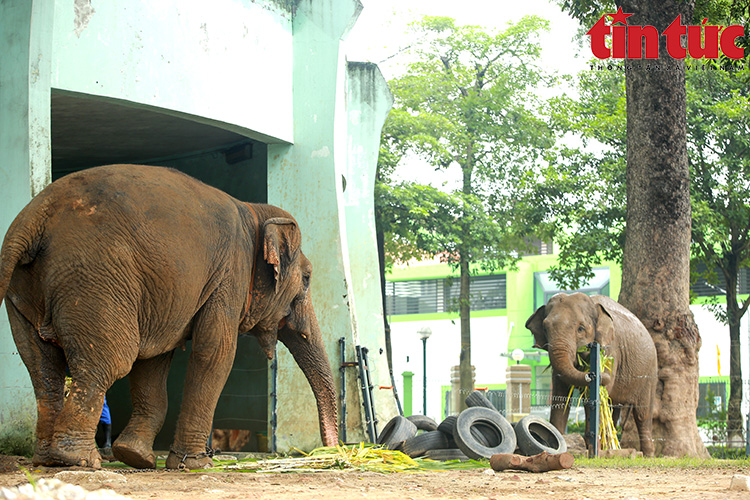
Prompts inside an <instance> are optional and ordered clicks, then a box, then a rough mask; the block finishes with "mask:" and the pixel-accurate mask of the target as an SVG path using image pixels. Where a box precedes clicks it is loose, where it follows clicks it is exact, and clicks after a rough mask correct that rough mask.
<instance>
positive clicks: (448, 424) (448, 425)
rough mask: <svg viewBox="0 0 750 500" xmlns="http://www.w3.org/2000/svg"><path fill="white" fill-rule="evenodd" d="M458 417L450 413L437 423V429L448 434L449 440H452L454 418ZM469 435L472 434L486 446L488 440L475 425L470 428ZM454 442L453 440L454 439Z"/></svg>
mask: <svg viewBox="0 0 750 500" xmlns="http://www.w3.org/2000/svg"><path fill="white" fill-rule="evenodd" d="M457 418H458V417H457V416H456V415H451V416H449V417H446V418H445V420H443V421H442V422H440V425H438V429H437V430H439V431H441V432H443V433H445V434H446V435H447V436H450V438H451V440H453V431H454V430H455V428H456V419H457ZM471 435H472V436H474V439H476V440H477V441H479V443H480V444H482V445H484V446H487V444H488V441H487V438H486V437H485V436H484V434H482V430H481V429H479V428H476V427H473V428H472V429H471ZM454 442H455V441H454Z"/></svg>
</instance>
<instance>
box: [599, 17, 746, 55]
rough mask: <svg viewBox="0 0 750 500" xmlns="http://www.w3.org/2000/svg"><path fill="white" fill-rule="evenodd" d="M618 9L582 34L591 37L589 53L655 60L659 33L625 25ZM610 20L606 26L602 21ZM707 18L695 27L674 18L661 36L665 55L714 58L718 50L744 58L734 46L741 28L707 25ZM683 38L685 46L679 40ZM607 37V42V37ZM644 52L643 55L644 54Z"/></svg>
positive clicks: (624, 18)
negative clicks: (685, 37)
mask: <svg viewBox="0 0 750 500" xmlns="http://www.w3.org/2000/svg"><path fill="white" fill-rule="evenodd" d="M632 15H633V14H625V13H624V12H623V11H622V7H620V8H618V9H617V12H616V13H615V14H605V15H603V16H602V17H601V18H600V19H599V20H598V21H597V22H596V24H594V26H593V27H592V28H591V29H590V30H589V31H588V32H587V33H586V34H587V35H589V36H590V37H591V52H592V53H593V54H594V56H596V57H598V58H599V59H609V58H613V59H643V57H644V55H645V58H646V59H658V58H659V36H660V35H659V31H658V30H657V29H656V28H655V27H654V26H636V25H628V19H627V18H628V16H632ZM607 16H611V17H612V23H611V24H607V22H606V20H605V18H606V17H607ZM707 22H708V19H704V20H703V23H702V24H701V25H698V26H685V25H683V24H682V23H681V22H680V16H677V17H676V18H675V20H674V21H672V24H670V25H669V26H668V27H667V29H665V30H664V31H663V32H662V33H661V36H663V37H665V39H666V46H667V52H668V53H669V55H670V56H671V57H673V58H675V59H684V58H685V57H686V56H687V55H689V56H690V57H692V58H694V59H700V58H703V57H705V58H707V59H717V58H718V57H719V47H721V53H723V54H724V55H725V56H727V57H729V58H732V59H742V58H743V57H745V49H743V48H741V47H738V46H737V45H736V41H737V38H738V37H742V36H745V29H744V27H742V26H739V25H732V26H727V27H724V26H714V25H707V24H706V23H707ZM685 35H687V44H686V45H687V47H683V45H682V43H681V42H680V39H681V38H682V37H683V36H685ZM608 37H611V43H610V44H608V43H607V38H608ZM644 53H645V54H644Z"/></svg>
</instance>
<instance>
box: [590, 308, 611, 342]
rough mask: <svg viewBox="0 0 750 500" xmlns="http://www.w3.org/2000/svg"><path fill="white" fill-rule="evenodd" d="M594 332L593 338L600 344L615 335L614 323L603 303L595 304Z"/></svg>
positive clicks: (608, 340) (609, 340)
mask: <svg viewBox="0 0 750 500" xmlns="http://www.w3.org/2000/svg"><path fill="white" fill-rule="evenodd" d="M596 312H597V317H596V334H595V335H594V340H596V341H597V342H598V343H599V344H601V345H607V344H609V343H610V342H612V340H613V339H614V337H615V323H614V321H613V320H612V315H611V314H609V311H607V310H606V309H605V308H604V306H603V305H601V304H597V305H596Z"/></svg>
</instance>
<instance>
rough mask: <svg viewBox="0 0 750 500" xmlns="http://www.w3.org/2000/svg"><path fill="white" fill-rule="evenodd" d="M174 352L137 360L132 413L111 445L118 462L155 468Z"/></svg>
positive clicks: (133, 371)
mask: <svg viewBox="0 0 750 500" xmlns="http://www.w3.org/2000/svg"><path fill="white" fill-rule="evenodd" d="M173 354H174V351H170V352H168V353H165V354H162V355H160V356H157V357H155V358H151V359H144V360H139V361H136V362H135V363H134V364H133V368H132V370H131V371H130V375H129V376H128V378H129V380H130V398H131V400H132V402H133V413H132V415H131V416H130V421H128V425H127V426H126V427H125V429H124V430H123V431H122V432H121V433H120V435H119V436H118V438H117V440H115V442H114V443H113V444H112V453H113V454H114V456H115V458H117V459H118V460H119V461H121V462H123V463H125V464H128V465H129V466H131V467H135V468H136V469H155V468H156V454H155V453H154V450H153V445H154V439H155V438H156V434H158V432H159V431H160V430H161V427H162V425H163V424H164V419H165V418H166V416H167V375H168V373H169V366H170V364H171V363H172V355H173Z"/></svg>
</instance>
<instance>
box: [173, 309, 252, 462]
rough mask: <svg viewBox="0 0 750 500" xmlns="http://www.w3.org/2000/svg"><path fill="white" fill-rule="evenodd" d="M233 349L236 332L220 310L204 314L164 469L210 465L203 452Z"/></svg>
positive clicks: (235, 341)
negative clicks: (173, 437)
mask: <svg viewBox="0 0 750 500" xmlns="http://www.w3.org/2000/svg"><path fill="white" fill-rule="evenodd" d="M222 319H223V321H222ZM207 325H211V327H208V326H207ZM217 325H218V326H219V327H217ZM235 330H236V327H235ZM236 348H237V335H236V331H235V332H232V330H231V329H230V328H229V326H228V325H227V324H226V315H225V314H224V312H223V310H221V311H220V312H219V313H217V314H204V317H203V318H201V321H199V322H196V327H195V330H194V334H193V346H192V352H191V353H190V359H189V361H188V367H187V376H186V377H185V389H184V392H183V397H182V408H181V409H180V417H179V420H178V421H177V429H176V431H175V439H174V444H173V445H172V449H171V450H170V452H169V456H168V457H167V462H166V468H167V469H182V468H185V469H191V470H193V469H205V468H210V467H211V466H212V465H213V460H211V457H210V456H208V454H207V453H206V443H207V442H208V435H209V433H210V432H211V423H212V421H213V417H214V410H215V409H216V403H217V402H218V400H219V396H220V395H221V391H222V389H223V388H224V384H225V383H226V381H227V378H229V372H230V371H231V369H232V363H233V361H234V354H235V350H236Z"/></svg>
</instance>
